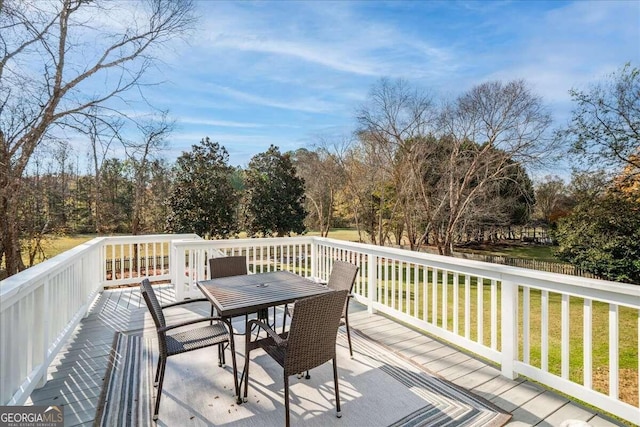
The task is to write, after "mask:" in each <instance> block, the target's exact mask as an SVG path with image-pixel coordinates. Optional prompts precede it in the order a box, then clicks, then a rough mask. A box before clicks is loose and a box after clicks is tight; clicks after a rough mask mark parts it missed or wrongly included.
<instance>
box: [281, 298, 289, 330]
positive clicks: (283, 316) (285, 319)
mask: <svg viewBox="0 0 640 427" xmlns="http://www.w3.org/2000/svg"><path fill="white" fill-rule="evenodd" d="M287 307H288V305H287V304H285V305H284V312H283V313H282V333H283V334H284V327H285V326H286V325H287V311H288V308H287Z"/></svg>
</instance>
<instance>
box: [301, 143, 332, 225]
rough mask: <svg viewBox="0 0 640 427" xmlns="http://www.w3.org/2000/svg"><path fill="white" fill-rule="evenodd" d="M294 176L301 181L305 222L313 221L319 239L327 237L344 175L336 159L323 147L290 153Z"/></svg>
mask: <svg viewBox="0 0 640 427" xmlns="http://www.w3.org/2000/svg"><path fill="white" fill-rule="evenodd" d="M293 159H294V164H295V167H296V170H297V173H298V176H300V177H302V179H304V184H305V203H306V204H307V212H309V215H308V217H307V218H308V219H309V218H311V219H313V220H315V224H314V225H315V226H316V227H317V228H318V229H319V230H320V236H322V237H327V236H328V235H329V229H330V228H331V226H332V225H333V215H334V210H335V203H336V195H337V193H338V191H340V190H341V189H342V187H343V186H344V181H345V175H344V170H343V169H342V167H341V165H340V163H339V161H338V159H337V158H336V157H335V156H334V155H333V154H332V153H330V152H329V150H328V149H327V148H324V147H320V148H318V149H316V150H314V151H309V150H307V149H304V148H302V149H299V150H297V151H295V152H294V153H293Z"/></svg>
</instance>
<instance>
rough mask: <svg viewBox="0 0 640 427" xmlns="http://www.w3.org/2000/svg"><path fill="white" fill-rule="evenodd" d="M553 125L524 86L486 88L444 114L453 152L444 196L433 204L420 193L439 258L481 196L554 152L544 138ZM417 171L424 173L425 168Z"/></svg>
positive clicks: (426, 193) (517, 83)
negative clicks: (519, 169)
mask: <svg viewBox="0 0 640 427" xmlns="http://www.w3.org/2000/svg"><path fill="white" fill-rule="evenodd" d="M550 124H551V118H550V115H549V113H548V112H547V110H546V108H545V107H544V104H543V102H542V99H541V98H540V97H538V96H536V95H534V94H533V93H532V92H531V91H530V90H529V88H528V86H527V85H526V83H525V82H524V81H511V82H508V83H506V84H504V83H502V82H499V81H495V82H488V83H483V84H481V85H478V86H475V87H474V88H472V89H471V90H470V91H468V92H467V93H465V94H463V95H462V96H460V97H459V98H458V99H457V100H456V101H455V102H454V103H452V104H450V105H448V106H447V107H446V108H444V110H443V113H442V116H441V119H440V126H439V128H440V132H442V135H443V136H444V137H446V138H447V140H448V141H450V146H449V148H448V151H447V152H448V159H447V160H446V162H445V165H446V168H445V171H444V172H445V174H444V176H443V179H442V180H441V183H440V184H441V186H440V191H441V193H439V194H437V195H436V201H435V202H434V200H433V198H432V197H431V195H429V191H430V189H427V188H423V190H422V192H421V194H423V195H424V196H423V201H424V203H425V206H428V207H429V208H430V209H431V210H432V211H431V212H432V218H431V221H432V227H433V228H435V229H436V230H437V232H436V234H435V235H436V244H437V246H438V250H439V252H440V253H441V254H444V255H449V254H451V252H452V251H453V243H454V238H455V236H456V234H457V233H458V232H459V231H460V230H459V226H460V224H461V221H462V219H463V218H464V216H465V213H466V212H467V211H468V209H470V208H471V207H472V206H473V205H474V201H476V200H478V199H479V198H480V197H481V196H482V195H483V192H485V191H486V190H487V189H489V188H490V187H491V186H492V185H493V184H495V183H496V182H500V181H504V180H508V179H511V176H512V174H511V173H510V171H511V169H513V168H514V167H520V166H521V165H524V164H532V163H534V162H540V161H542V160H543V159H544V157H545V156H548V155H549V154H551V153H553V152H554V150H553V149H552V148H553V145H552V144H553V141H552V140H551V139H550V138H547V137H546V132H547V130H548V128H549V126H550ZM416 164H417V165H420V164H419V163H416ZM418 171H419V173H420V174H421V175H420V176H423V175H424V173H425V170H424V167H422V168H419V169H418ZM423 182H424V181H423ZM436 221H437V223H436Z"/></svg>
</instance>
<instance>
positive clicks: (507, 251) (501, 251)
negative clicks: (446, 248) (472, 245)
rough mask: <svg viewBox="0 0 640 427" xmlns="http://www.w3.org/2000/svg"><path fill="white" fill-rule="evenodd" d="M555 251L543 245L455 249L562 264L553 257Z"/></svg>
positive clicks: (553, 248)
mask: <svg viewBox="0 0 640 427" xmlns="http://www.w3.org/2000/svg"><path fill="white" fill-rule="evenodd" d="M555 250H556V247H555V246H543V245H514V246H506V245H502V246H499V245H496V246H492V247H487V248H486V249H484V250H473V249H457V251H458V252H467V253H475V254H480V255H498V256H505V257H509V258H523V259H535V260H538V261H546V262H562V261H561V260H560V259H558V258H557V257H556V256H555V254H554V251H555Z"/></svg>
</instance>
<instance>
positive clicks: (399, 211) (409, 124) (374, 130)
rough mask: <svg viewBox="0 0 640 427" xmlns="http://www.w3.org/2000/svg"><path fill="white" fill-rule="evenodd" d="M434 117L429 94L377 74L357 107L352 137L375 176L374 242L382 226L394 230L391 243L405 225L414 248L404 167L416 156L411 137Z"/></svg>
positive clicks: (411, 192)
mask: <svg viewBox="0 0 640 427" xmlns="http://www.w3.org/2000/svg"><path fill="white" fill-rule="evenodd" d="M434 118H435V109H434V106H433V101H432V98H431V96H430V95H428V94H426V93H423V92H421V91H419V90H417V89H416V88H414V87H412V86H411V85H410V84H409V83H408V82H407V81H405V80H395V81H390V80H388V79H381V80H380V81H379V82H378V83H376V84H375V85H374V86H373V88H372V89H371V91H370V93H369V98H368V100H367V102H366V103H365V104H363V105H362V106H361V108H360V110H359V111H358V112H357V119H358V122H359V124H360V130H359V131H358V136H359V140H360V143H361V145H362V146H363V148H364V149H363V151H362V153H363V154H365V156H364V157H363V158H362V159H363V160H364V161H366V163H367V166H368V167H369V168H371V170H372V171H373V172H374V173H375V175H376V178H375V179H374V182H375V185H374V187H375V188H374V193H375V195H376V196H377V197H378V200H377V202H378V204H379V207H378V209H377V216H378V218H377V227H378V232H377V235H378V236H377V241H378V243H379V244H384V241H385V238H386V235H387V233H388V231H389V228H388V227H391V228H394V229H395V230H394V231H395V235H396V243H400V240H401V237H402V234H403V230H404V229H405V228H406V229H407V230H408V232H409V237H410V244H411V247H412V249H415V245H416V243H417V241H416V239H415V238H413V236H415V235H416V233H415V232H414V230H412V224H413V222H412V221H411V219H412V218H413V216H414V215H415V214H416V213H417V211H416V210H415V209H414V206H415V203H414V201H415V186H414V184H415V182H414V179H413V177H412V175H411V174H410V173H408V172H409V171H410V169H411V167H412V166H411V162H413V161H415V160H416V152H415V148H416V141H417V140H419V139H420V138H422V137H424V136H426V135H427V134H428V133H430V132H431V131H432V129H433V125H434ZM390 189H392V191H391V194H390V191H389V190H390ZM399 222H400V223H402V222H404V224H403V225H400V224H399ZM409 222H411V224H409ZM385 224H386V225H387V227H385ZM373 240H374V242H375V241H376V239H375V238H374V239H373Z"/></svg>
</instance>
